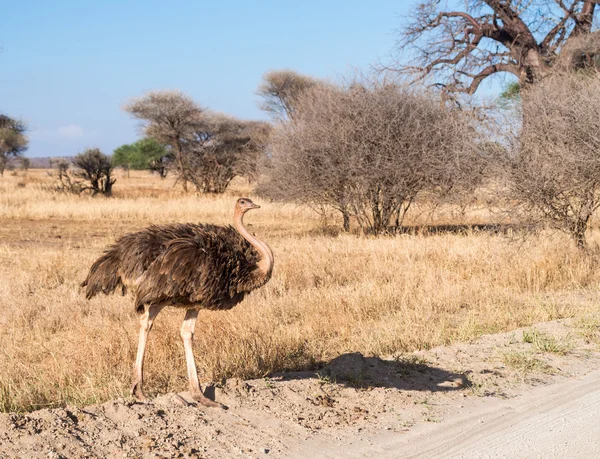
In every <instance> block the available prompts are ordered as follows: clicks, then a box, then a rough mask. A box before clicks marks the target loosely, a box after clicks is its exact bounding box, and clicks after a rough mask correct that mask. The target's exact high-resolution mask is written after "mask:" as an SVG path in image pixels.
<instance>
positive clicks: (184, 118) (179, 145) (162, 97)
mask: <svg viewBox="0 0 600 459" xmlns="http://www.w3.org/2000/svg"><path fill="white" fill-rule="evenodd" d="M125 111H127V112H129V113H131V114H132V115H133V116H134V117H135V118H137V119H139V120H141V121H142V129H143V132H144V134H145V135H146V136H148V137H152V138H154V139H156V141H158V142H159V143H161V144H164V145H169V146H170V147H171V148H172V149H173V152H174V153H175V162H176V164H177V170H178V174H179V178H180V180H181V181H182V185H183V188H184V190H186V191H187V182H188V181H189V179H190V177H189V174H188V165H187V164H186V163H185V155H184V151H183V148H184V147H183V143H184V142H185V139H188V138H190V137H193V135H194V132H195V131H196V130H198V129H199V128H201V126H202V121H201V114H202V112H203V111H204V109H203V108H202V107H200V106H199V105H198V104H196V102H194V101H193V100H192V99H191V98H190V97H188V96H187V95H185V94H183V93H182V92H180V91H152V92H149V93H148V94H146V95H144V96H142V97H139V98H136V99H133V100H131V101H130V102H129V103H128V104H126V105H125Z"/></svg>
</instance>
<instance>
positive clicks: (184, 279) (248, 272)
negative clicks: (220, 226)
mask: <svg viewBox="0 0 600 459" xmlns="http://www.w3.org/2000/svg"><path fill="white" fill-rule="evenodd" d="M219 233H223V231H219V232H218V233H213V232H208V231H206V232H204V231H203V232H202V234H196V237H194V238H177V239H173V240H171V241H169V242H168V243H167V245H166V247H165V249H164V251H163V252H162V253H161V254H160V255H159V256H158V257H157V258H156V260H154V262H153V263H152V264H151V265H150V267H149V268H148V270H147V271H146V272H145V273H144V274H143V275H142V277H140V280H139V283H138V288H137V292H136V302H135V304H136V309H137V310H138V311H139V310H140V309H142V310H143V306H144V305H145V304H156V303H163V302H169V303H172V304H174V305H182V306H186V305H191V304H199V305H201V307H204V308H208V309H220V308H222V307H231V306H233V305H230V304H229V303H231V302H232V301H233V302H234V304H235V303H237V301H239V300H241V298H243V293H244V286H245V285H247V284H248V281H249V280H250V278H251V277H252V272H253V270H254V269H256V262H255V261H254V260H252V261H249V260H248V259H247V258H246V255H245V251H244V250H243V249H242V248H245V247H244V245H243V244H241V243H240V241H239V240H240V239H241V237H240V236H239V235H238V234H233V233H231V232H229V231H226V232H225V234H219ZM230 235H231V236H233V237H234V239H231V238H228V237H224V236H230ZM244 242H245V241H244ZM252 258H254V257H252ZM240 294H241V297H240V298H239V299H238V297H239V295H240Z"/></svg>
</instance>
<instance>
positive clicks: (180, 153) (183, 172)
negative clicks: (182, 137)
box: [175, 140, 188, 193]
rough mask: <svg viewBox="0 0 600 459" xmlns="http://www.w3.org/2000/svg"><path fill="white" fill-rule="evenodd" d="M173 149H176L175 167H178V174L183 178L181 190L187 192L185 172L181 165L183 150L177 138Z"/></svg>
mask: <svg viewBox="0 0 600 459" xmlns="http://www.w3.org/2000/svg"><path fill="white" fill-rule="evenodd" d="M175 149H176V150H177V167H178V168H179V176H180V177H181V180H183V191H185V192H186V193H187V190H188V186H187V172H186V170H185V167H184V165H183V151H182V149H181V144H180V143H179V140H177V141H176V142H175Z"/></svg>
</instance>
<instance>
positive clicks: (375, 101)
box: [260, 79, 481, 234]
mask: <svg viewBox="0 0 600 459" xmlns="http://www.w3.org/2000/svg"><path fill="white" fill-rule="evenodd" d="M475 135H476V132H475V129H474V128H473V126H472V123H471V119H470V117H469V115H468V112H466V111H462V112H458V111H452V110H449V109H447V108H446V107H445V106H443V105H442V104H441V103H440V101H439V100H436V99H435V98H433V97H431V96H429V95H427V94H423V93H418V92H414V91H411V90H409V89H408V88H406V87H403V86H400V85H398V84H395V83H389V82H385V81H367V80H364V79H363V80H359V79H355V80H353V81H351V82H350V83H349V84H348V85H346V86H339V87H333V86H315V87H313V88H311V89H309V90H306V91H305V92H304V93H303V95H302V96H301V97H300V98H299V99H298V100H297V102H296V106H295V115H294V118H293V119H292V120H289V121H286V122H282V123H280V124H279V126H278V127H277V129H276V132H275V133H274V135H273V136H272V140H271V143H270V149H271V153H272V161H271V164H270V167H269V168H268V169H267V171H266V172H267V179H266V181H265V183H264V185H263V186H262V188H261V190H260V192H261V193H263V194H265V195H266V196H269V197H272V198H275V199H283V200H293V201H297V202H302V203H308V204H310V205H312V206H313V207H317V208H318V207H321V206H331V207H333V208H335V209H337V210H338V211H340V212H341V213H342V215H343V218H344V228H345V229H346V230H348V228H349V218H350V216H353V217H355V218H356V219H357V221H358V223H359V225H360V227H361V228H362V229H363V230H365V231H368V232H372V233H376V234H379V233H383V232H385V231H387V230H388V227H389V226H390V224H391V223H395V225H396V226H397V227H398V226H400V225H401V223H402V220H403V218H404V216H405V214H406V212H407V210H408V209H409V208H410V206H411V205H412V203H413V202H414V200H415V198H416V197H417V195H418V194H420V193H423V192H435V191H438V192H439V191H448V190H451V189H452V190H457V189H460V188H461V187H465V186H468V187H472V186H473V185H474V184H476V183H478V181H479V180H480V176H481V167H480V164H479V163H480V159H479V157H478V155H477V154H476V152H477V149H476V144H475Z"/></svg>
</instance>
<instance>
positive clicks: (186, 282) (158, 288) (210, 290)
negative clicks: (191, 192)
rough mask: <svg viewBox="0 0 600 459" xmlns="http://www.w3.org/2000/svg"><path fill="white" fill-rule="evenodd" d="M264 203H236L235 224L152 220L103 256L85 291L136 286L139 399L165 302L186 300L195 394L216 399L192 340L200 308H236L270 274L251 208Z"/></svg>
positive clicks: (270, 266) (180, 304)
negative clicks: (251, 226) (250, 226)
mask: <svg viewBox="0 0 600 459" xmlns="http://www.w3.org/2000/svg"><path fill="white" fill-rule="evenodd" d="M258 207H259V206H257V205H255V204H254V203H252V201H251V200H249V199H247V198H241V199H238V201H237V203H236V206H235V213H234V220H235V228H233V227H231V226H215V225H202V224H172V225H165V226H155V225H153V226H150V227H149V228H146V229H145V230H142V231H139V232H136V233H131V234H127V235H125V236H123V237H122V238H120V239H119V240H118V241H117V242H116V243H115V244H113V245H112V246H111V247H109V248H108V249H107V250H106V251H105V252H104V254H103V255H102V256H101V257H100V258H98V260H96V262H95V263H94V264H93V265H92V267H91V268H90V271H89V274H88V276H87V278H86V280H85V281H84V282H83V283H82V287H84V288H85V293H86V297H87V298H88V299H90V298H92V297H93V296H95V295H96V294H98V293H105V294H109V293H113V292H114V291H115V290H117V289H120V291H121V292H122V293H123V294H124V293H125V292H126V291H127V290H131V291H133V293H134V296H135V302H134V305H135V309H136V311H137V312H138V313H142V314H143V315H142V317H141V321H140V342H139V346H138V356H137V359H136V365H135V368H134V380H135V382H134V385H133V389H132V392H133V394H134V395H136V396H137V397H138V398H140V399H144V398H145V396H144V394H143V391H142V380H143V360H144V351H145V346H146V340H147V336H148V333H149V331H150V328H151V327H152V322H153V320H154V318H155V317H156V315H157V314H158V313H159V312H160V310H161V309H162V308H163V307H165V306H175V307H181V308H185V309H186V310H187V312H186V318H185V320H184V323H183V325H182V328H181V336H182V339H183V341H184V347H185V350H186V360H187V365H188V375H189V377H190V388H191V392H192V397H193V398H194V399H196V400H198V401H200V402H201V403H203V404H204V405H207V406H215V405H216V404H215V402H212V401H210V400H208V399H206V398H205V397H204V395H203V394H202V392H201V391H200V388H199V384H198V378H197V375H196V367H195V363H194V359H193V355H192V351H191V340H192V337H193V330H194V326H195V320H196V317H197V315H198V310H199V309H217V310H218V309H230V308H232V307H234V306H235V305H236V304H238V303H239V302H240V301H242V300H243V299H244V296H245V295H246V294H247V293H249V292H251V291H252V290H254V289H256V288H258V287H261V286H262V285H264V284H265V283H266V282H267V281H268V280H269V279H270V277H271V272H272V269H273V253H272V252H271V249H270V248H269V246H268V245H267V244H265V243H264V242H261V241H259V240H258V239H257V238H256V237H255V236H253V235H251V234H250V233H248V231H247V230H246V228H245V227H244V225H243V216H244V214H245V213H246V212H247V211H248V210H251V209H256V208H258Z"/></svg>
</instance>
